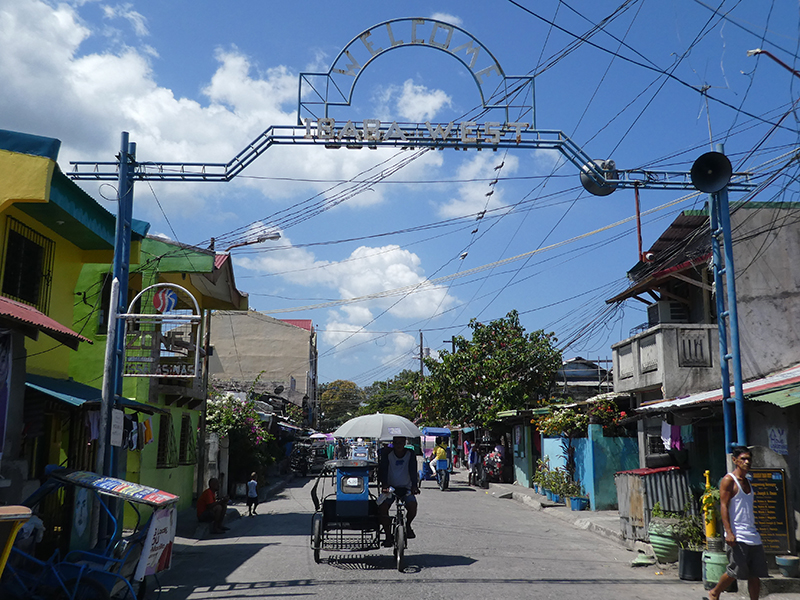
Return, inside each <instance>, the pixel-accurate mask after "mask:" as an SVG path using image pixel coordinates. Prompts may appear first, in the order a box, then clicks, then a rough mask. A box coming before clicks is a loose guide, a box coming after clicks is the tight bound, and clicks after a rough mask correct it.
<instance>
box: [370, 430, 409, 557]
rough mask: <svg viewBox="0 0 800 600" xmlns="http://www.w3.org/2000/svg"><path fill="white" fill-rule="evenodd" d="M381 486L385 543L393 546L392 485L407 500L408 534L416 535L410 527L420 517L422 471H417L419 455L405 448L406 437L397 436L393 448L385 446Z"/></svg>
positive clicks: (380, 475)
mask: <svg viewBox="0 0 800 600" xmlns="http://www.w3.org/2000/svg"><path fill="white" fill-rule="evenodd" d="M378 487H380V490H381V495H380V497H379V498H378V512H379V514H380V520H381V525H382V526H383V532H384V534H385V536H386V538H385V539H384V541H383V545H384V546H386V547H387V548H388V547H391V546H393V545H394V536H393V535H392V532H391V526H392V520H391V518H390V517H389V507H390V506H391V505H392V502H394V497H393V496H392V495H391V494H390V493H389V488H394V491H395V492H394V493H395V495H397V496H398V497H402V498H404V499H405V502H406V537H407V538H408V539H413V538H415V537H416V534H415V533H414V530H413V529H411V522H412V521H413V520H414V517H416V516H417V499H416V498H415V497H414V496H415V495H416V494H419V473H418V472H417V457H416V455H415V454H414V451H413V450H409V449H408V448H406V438H405V437H403V436H397V435H396V436H394V437H393V438H392V447H391V448H385V449H384V450H383V451H382V452H381V456H380V459H379V460H378Z"/></svg>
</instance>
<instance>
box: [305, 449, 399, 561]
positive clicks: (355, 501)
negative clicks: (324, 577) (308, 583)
mask: <svg viewBox="0 0 800 600" xmlns="http://www.w3.org/2000/svg"><path fill="white" fill-rule="evenodd" d="M376 467H377V463H376V462H374V461H370V460H350V459H337V460H329V461H328V462H326V463H325V465H324V467H323V469H322V472H321V473H320V474H319V476H318V477H317V481H316V482H315V484H314V487H313V489H312V490H311V498H312V500H313V501H314V508H315V512H314V515H313V516H312V517H311V548H312V550H313V551H314V561H315V562H317V563H319V562H320V561H321V558H320V552H321V551H322V550H325V551H328V552H364V551H367V550H377V549H379V548H381V546H382V535H383V532H382V529H381V522H380V516H379V514H378V499H377V498H376V497H375V496H374V495H373V494H371V493H370V491H369V478H370V471H373V470H374V469H375V468H376ZM326 483H327V484H328V485H332V486H334V489H333V491H331V492H329V493H326V492H325V485H326ZM320 484H322V488H319V486H320ZM390 493H392V494H393V495H394V498H395V512H394V514H393V515H391V519H392V523H391V527H390V531H392V534H393V536H394V545H393V552H394V557H395V560H396V562H397V570H398V571H402V570H403V569H404V568H405V550H406V547H407V545H408V543H407V540H406V525H405V522H406V508H405V501H404V500H403V498H402V497H399V496H398V495H397V494H395V492H394V490H390Z"/></svg>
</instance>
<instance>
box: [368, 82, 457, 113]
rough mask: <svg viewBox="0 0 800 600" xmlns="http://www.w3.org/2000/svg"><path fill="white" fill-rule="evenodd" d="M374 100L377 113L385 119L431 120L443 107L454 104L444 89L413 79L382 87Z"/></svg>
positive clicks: (374, 96)
mask: <svg viewBox="0 0 800 600" xmlns="http://www.w3.org/2000/svg"><path fill="white" fill-rule="evenodd" d="M372 100H373V102H374V103H375V105H376V113H375V114H376V115H378V118H380V119H381V120H383V121H390V120H397V121H411V122H415V123H421V122H424V121H431V120H434V119H435V118H436V114H437V113H438V112H439V111H441V110H442V109H443V108H445V107H451V106H452V99H451V98H450V96H448V95H447V94H446V93H445V92H443V91H442V90H431V89H428V88H427V87H425V86H424V85H417V84H415V83H414V81H413V80H411V79H407V80H406V81H404V82H403V85H402V87H400V86H396V85H389V86H386V87H384V88H381V89H380V90H378V91H377V92H376V93H375V94H374V95H373V98H372Z"/></svg>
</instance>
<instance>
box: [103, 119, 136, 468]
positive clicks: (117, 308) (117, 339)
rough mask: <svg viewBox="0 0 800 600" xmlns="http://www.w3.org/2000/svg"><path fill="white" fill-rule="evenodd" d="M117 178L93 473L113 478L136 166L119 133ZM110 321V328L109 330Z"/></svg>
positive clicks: (130, 146)
mask: <svg viewBox="0 0 800 600" xmlns="http://www.w3.org/2000/svg"><path fill="white" fill-rule="evenodd" d="M121 137H122V139H121V143H120V151H119V177H118V178H117V198H118V202H117V227H116V233H115V241H114V264H113V267H112V275H111V278H112V281H113V282H114V283H115V284H116V286H113V285H112V289H113V288H114V287H116V294H112V296H115V297H112V302H111V303H109V309H110V313H111V314H110V315H109V328H108V335H107V337H106V363H105V365H104V374H103V375H104V376H103V402H102V405H101V407H100V409H101V410H100V415H101V419H100V438H99V439H98V444H97V472H98V473H100V474H101V475H109V476H116V475H117V471H118V469H117V453H116V452H115V451H114V448H113V447H112V446H111V419H112V415H113V412H114V408H116V405H117V398H118V397H119V396H120V395H121V394H122V357H123V353H124V351H125V335H124V332H125V329H124V327H120V326H119V322H118V317H117V315H120V314H123V313H125V312H127V309H128V306H127V303H128V276H129V272H130V262H131V221H132V219H133V174H134V169H135V165H136V144H135V143H129V142H128V132H127V131H123V132H122V136H121ZM112 321H113V327H112Z"/></svg>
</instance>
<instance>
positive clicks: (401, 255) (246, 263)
mask: <svg viewBox="0 0 800 600" xmlns="http://www.w3.org/2000/svg"><path fill="white" fill-rule="evenodd" d="M280 244H281V249H280V251H276V252H265V253H262V254H260V255H258V256H256V257H249V256H247V257H237V258H236V265H237V268H239V267H242V268H245V269H250V270H252V271H256V272H260V273H269V274H272V275H273V276H280V277H282V278H284V279H286V280H288V281H290V282H292V283H295V284H300V285H306V286H316V287H319V286H324V287H327V288H332V289H335V290H336V291H337V293H338V294H339V297H340V298H342V299H352V298H362V297H364V296H370V295H373V294H380V293H381V292H385V291H389V290H396V289H400V288H409V289H408V290H407V291H405V292H403V293H400V294H398V295H392V296H388V297H379V298H371V299H368V300H364V301H359V302H357V303H353V304H348V305H345V306H343V307H341V308H340V309H339V311H340V312H339V314H338V318H339V319H340V320H342V321H343V322H347V323H349V324H351V325H358V326H362V325H366V324H367V323H368V322H369V321H371V320H372V318H373V315H375V314H376V312H383V311H388V313H389V314H390V315H393V316H396V317H403V318H424V317H429V316H430V315H432V314H434V313H437V312H441V311H444V310H446V309H447V308H449V307H450V306H452V305H453V304H454V302H455V298H454V297H453V296H451V295H450V294H448V292H447V289H446V288H444V287H441V286H436V285H430V284H427V279H426V278H425V276H424V275H423V273H422V269H421V267H420V259H419V257H418V256H417V255H416V254H414V253H413V252H410V251H408V250H404V249H402V248H400V247H399V246H396V245H387V246H382V247H368V246H361V247H359V248H357V249H356V250H354V251H353V252H352V253H351V254H350V256H349V257H347V258H346V259H343V260H341V261H338V262H329V261H318V260H316V258H315V257H314V254H313V253H312V252H309V251H308V250H306V249H303V248H292V247H288V246H289V244H290V240H289V239H288V238H284V239H282V240H281V242H280Z"/></svg>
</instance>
